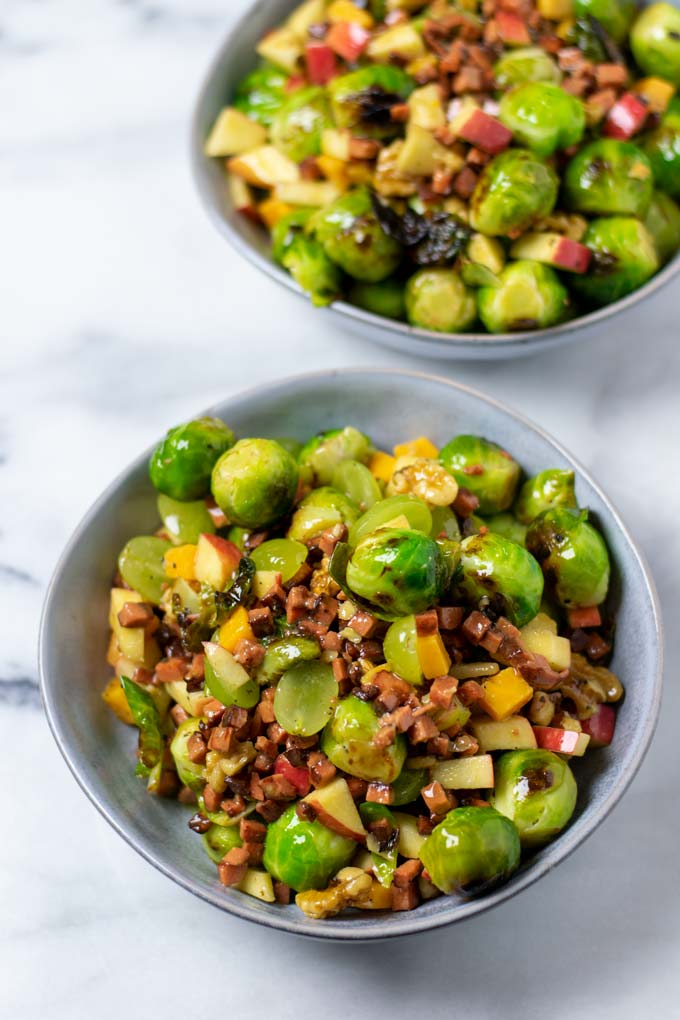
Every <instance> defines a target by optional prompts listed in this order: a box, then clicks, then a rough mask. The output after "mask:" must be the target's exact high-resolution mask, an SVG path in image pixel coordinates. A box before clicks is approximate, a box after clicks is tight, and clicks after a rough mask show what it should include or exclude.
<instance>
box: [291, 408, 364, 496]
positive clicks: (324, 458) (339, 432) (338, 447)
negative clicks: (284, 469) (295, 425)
mask: <svg viewBox="0 0 680 1020" xmlns="http://www.w3.org/2000/svg"><path fill="white" fill-rule="evenodd" d="M372 452H373V444H372V443H371V440H370V439H369V438H368V436H366V435H364V433H363V432H360V431H359V429H355V428H354V427H353V426H351V425H348V426H347V427H346V428H344V429H330V430H329V431H328V432H321V433H320V434H319V435H318V436H314V437H313V438H312V439H310V440H309V441H308V442H306V443H305V445H304V446H303V447H302V449H301V450H300V453H299V456H298V461H299V464H300V467H301V468H302V469H303V470H305V469H307V470H309V471H310V472H311V473H312V476H313V481H314V482H315V484H316V485H330V484H331V483H332V481H333V473H334V471H335V469H336V468H337V466H338V464H341V463H342V462H343V461H345V460H358V461H359V462H360V463H361V464H365V463H366V461H367V460H368V459H369V457H370V456H371V454H372ZM312 495H313V493H312Z"/></svg>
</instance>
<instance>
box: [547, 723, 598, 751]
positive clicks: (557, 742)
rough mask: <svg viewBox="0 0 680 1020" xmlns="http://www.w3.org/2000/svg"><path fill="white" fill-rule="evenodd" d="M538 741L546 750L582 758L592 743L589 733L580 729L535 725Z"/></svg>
mask: <svg viewBox="0 0 680 1020" xmlns="http://www.w3.org/2000/svg"><path fill="white" fill-rule="evenodd" d="M534 734H535V736H536V743H537V744H538V746H539V747H542V748H543V749H544V750H546V751H554V753H555V754H568V755H569V756H570V757H572V758H580V757H581V756H582V755H583V754H585V750H586V748H587V746H588V744H589V743H590V736H589V735H588V734H587V733H580V732H579V731H578V730H561V729H559V727H557V726H534Z"/></svg>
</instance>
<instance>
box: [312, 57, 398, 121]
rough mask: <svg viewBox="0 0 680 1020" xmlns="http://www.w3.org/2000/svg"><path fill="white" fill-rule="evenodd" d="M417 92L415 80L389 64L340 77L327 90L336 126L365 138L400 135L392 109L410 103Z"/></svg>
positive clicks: (374, 65)
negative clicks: (406, 101) (392, 116)
mask: <svg viewBox="0 0 680 1020" xmlns="http://www.w3.org/2000/svg"><path fill="white" fill-rule="evenodd" d="M414 88H415V82H414V81H413V78H411V77H409V75H408V74H406V72H405V71H402V70H401V68H399V67H394V66H392V65H390V64H370V65H368V66H366V67H361V68H359V70H357V71H351V72H350V73H349V74H343V75H340V76H339V77H337V78H334V79H333V80H332V81H331V82H330V84H329V86H328V92H329V94H330V99H331V106H332V109H333V117H334V119H335V123H336V125H337V127H339V128H349V129H350V130H355V129H358V133H359V134H361V135H362V136H363V137H370V138H389V137H391V136H392V135H395V134H396V133H397V131H398V125H397V124H396V121H394V120H392V118H391V116H390V106H391V105H393V104H394V103H401V102H403V101H404V100H405V99H408V97H409V96H410V94H411V92H413V89H414Z"/></svg>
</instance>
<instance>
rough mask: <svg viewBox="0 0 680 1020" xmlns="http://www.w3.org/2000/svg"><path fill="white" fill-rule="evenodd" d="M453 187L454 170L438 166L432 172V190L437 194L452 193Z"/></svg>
mask: <svg viewBox="0 0 680 1020" xmlns="http://www.w3.org/2000/svg"><path fill="white" fill-rule="evenodd" d="M452 189H453V171H451V170H448V169H447V168H446V167H441V166H439V167H437V168H436V169H435V171H434V173H433V174H432V190H433V191H434V193H435V195H450V194H451V191H452Z"/></svg>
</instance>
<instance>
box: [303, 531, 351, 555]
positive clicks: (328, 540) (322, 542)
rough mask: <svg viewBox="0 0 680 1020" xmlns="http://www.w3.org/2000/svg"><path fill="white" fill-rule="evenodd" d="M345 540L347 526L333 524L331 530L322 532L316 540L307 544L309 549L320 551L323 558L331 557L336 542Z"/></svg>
mask: <svg viewBox="0 0 680 1020" xmlns="http://www.w3.org/2000/svg"><path fill="white" fill-rule="evenodd" d="M346 538H347V526H346V525H345V524H334V525H333V527H332V528H328V529H327V530H326V531H323V532H322V533H321V534H320V535H319V536H317V538H315V539H313V541H312V542H310V543H309V545H310V548H317V549H320V550H321V552H322V553H323V555H324V556H332V555H333V552H334V550H335V547H336V545H337V544H338V542H344V541H345V539H346Z"/></svg>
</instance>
